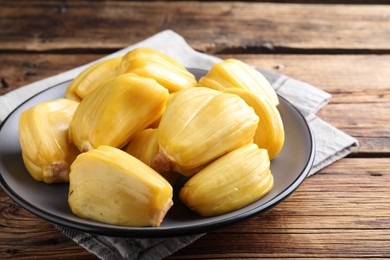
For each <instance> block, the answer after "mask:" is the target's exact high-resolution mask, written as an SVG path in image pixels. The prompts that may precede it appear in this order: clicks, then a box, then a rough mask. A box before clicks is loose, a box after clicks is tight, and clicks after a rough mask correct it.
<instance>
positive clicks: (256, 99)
mask: <svg viewBox="0 0 390 260" xmlns="http://www.w3.org/2000/svg"><path fill="white" fill-rule="evenodd" d="M225 92H226V93H231V94H236V95H238V96H239V97H241V98H242V99H243V100H244V101H245V102H246V103H247V104H248V105H249V106H251V107H253V109H254V111H255V113H256V114H257V115H258V116H259V118H260V121H259V125H258V127H257V129H256V134H255V136H254V141H253V142H254V143H255V144H257V145H258V146H259V147H260V148H264V149H266V150H267V151H268V155H269V157H270V159H271V160H272V159H273V158H275V157H276V156H277V155H278V154H279V152H280V151H281V150H282V148H283V144H284V126H283V122H282V118H281V116H280V113H279V110H278V109H277V107H275V106H274V105H273V104H272V103H271V102H270V101H269V99H267V98H266V97H263V96H259V95H255V94H254V93H253V92H251V91H248V90H246V89H240V88H228V89H226V90H225Z"/></svg>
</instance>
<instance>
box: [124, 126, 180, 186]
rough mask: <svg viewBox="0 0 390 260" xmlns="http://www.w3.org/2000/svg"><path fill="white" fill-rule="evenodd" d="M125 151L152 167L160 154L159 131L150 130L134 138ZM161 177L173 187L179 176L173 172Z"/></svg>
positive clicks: (165, 173) (162, 173) (163, 173)
mask: <svg viewBox="0 0 390 260" xmlns="http://www.w3.org/2000/svg"><path fill="white" fill-rule="evenodd" d="M125 151H126V152H127V153H129V154H131V155H132V156H134V157H135V158H137V159H139V160H141V161H142V162H144V163H145V164H147V165H149V166H151V165H152V162H153V159H154V157H155V156H156V155H157V153H158V152H159V145H158V142H157V129H154V128H148V129H145V130H143V131H141V132H139V133H138V134H136V135H135V136H134V138H133V139H132V140H131V142H130V143H129V145H127V147H126V149H125ZM161 175H162V176H163V177H164V178H165V179H166V180H167V181H168V182H169V183H170V184H171V185H173V184H174V183H175V182H176V179H177V177H178V174H177V173H176V172H173V171H167V172H161Z"/></svg>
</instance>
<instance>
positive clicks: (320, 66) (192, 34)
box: [0, 0, 390, 259]
mask: <svg viewBox="0 0 390 260" xmlns="http://www.w3.org/2000/svg"><path fill="white" fill-rule="evenodd" d="M285 2H289V1H272V3H266V2H263V1H252V2H229V1H226V2H221V1H219V2H207V1H194V2H186V1H170V2H154V1H151V2H141V1H117V2H108V1H94V2H86V1H60V0H58V1H0V94H5V93H7V92H9V91H12V90H13V89H16V88H18V87H21V86H23V85H25V84H27V83H31V82H34V81H36V80H39V79H42V78H45V77H48V76H51V75H54V74H56V73H59V72H63V71H66V70H68V69H71V68H73V67H75V66H79V65H82V64H85V63H88V62H90V61H93V60H95V59H97V58H100V57H102V56H104V55H106V54H109V53H112V52H114V51H116V50H118V49H120V48H123V47H125V46H128V45H131V44H133V43H136V42H138V41H140V40H143V39H144V38H146V37H148V36H150V35H152V34H154V33H157V32H159V31H161V30H164V29H172V30H174V31H176V32H178V33H180V34H181V35H183V36H184V37H185V38H186V40H187V41H188V43H189V44H190V45H191V46H192V47H193V48H195V49H197V50H199V51H202V52H205V53H209V54H214V55H216V56H218V57H221V58H228V57H233V58H237V59H241V60H243V61H245V62H247V63H250V64H253V65H257V66H261V67H264V68H267V69H271V70H274V71H276V72H279V73H283V74H286V75H289V76H291V77H294V78H296V79H300V80H303V81H307V82H309V83H311V84H313V85H315V86H317V87H319V88H321V89H322V90H325V91H327V92H330V93H331V94H332V95H333V98H332V100H331V102H330V104H329V105H327V106H326V107H325V108H323V109H322V110H321V111H320V112H319V113H318V115H319V116H320V117H321V118H322V119H324V120H325V121H327V122H329V123H330V124H332V125H334V126H335V127H337V128H339V129H341V130H343V131H345V132H346V133H348V134H350V135H352V136H354V137H355V138H357V139H358V140H359V142H360V147H359V148H358V149H357V150H355V151H354V152H353V153H352V154H351V155H349V156H348V157H347V158H344V159H342V160H340V161H338V162H336V163H334V164H332V165H331V166H329V167H327V168H325V169H323V170H321V171H320V172H319V173H318V174H316V175H315V176H312V177H310V178H308V179H307V180H306V181H305V182H304V183H303V184H302V186H300V187H299V188H298V190H297V191H296V192H295V193H293V194H292V195H291V196H290V197H289V198H288V199H286V200H285V201H283V202H282V203H280V204H278V205H277V206H276V207H274V208H272V209H271V210H269V211H267V212H266V213H264V214H259V215H257V216H255V217H253V218H251V219H249V220H247V221H244V222H241V223H239V224H235V225H232V226H229V227H226V228H224V229H220V230H216V231H214V232H211V233H209V234H208V235H206V236H204V237H202V238H201V239H199V240H198V241H196V242H195V243H193V244H191V245H190V246H188V247H187V248H185V249H182V250H180V251H178V252H177V253H175V254H174V255H173V256H171V257H170V258H171V259H183V258H185V259H210V258H263V257H264V258H284V257H286V258H307V257H308V258H314V257H320V258H333V257H342V258H364V257H375V258H381V257H390V167H389V162H390V160H389V155H390V120H389V119H390V117H389V111H390V6H386V5H374V4H371V3H373V2H376V3H379V4H383V3H386V1H358V0H356V1H340V2H344V3H346V4H339V3H338V1H313V2H315V4H311V3H310V2H311V1H306V2H307V3H304V2H305V1H293V2H300V3H285ZM327 2H328V4H326V3H327ZM329 2H330V3H329ZM368 2H370V4H367V3H368ZM351 3H352V4H351ZM353 3H355V4H353ZM0 149H1V148H0ZM0 258H1V259H11V258H12V259H22V258H23V259H27V258H40V259H75V258H80V259H94V258H95V257H94V256H93V255H91V254H90V253H88V252H87V251H85V250H84V249H83V248H81V247H80V246H78V245H76V244H75V243H74V242H73V241H71V240H69V239H68V238H66V237H65V236H63V235H62V233H61V232H59V231H58V230H56V229H55V228H54V227H53V225H52V224H51V223H49V222H47V221H45V220H43V219H41V218H39V217H36V216H35V215H32V214H30V213H29V212H27V211H26V210H24V209H23V208H21V207H20V206H18V205H17V204H15V203H14V202H13V201H12V200H11V199H10V198H9V197H8V196H7V195H6V194H5V193H4V192H3V191H0Z"/></svg>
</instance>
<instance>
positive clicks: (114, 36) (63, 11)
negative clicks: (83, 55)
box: [0, 0, 390, 53]
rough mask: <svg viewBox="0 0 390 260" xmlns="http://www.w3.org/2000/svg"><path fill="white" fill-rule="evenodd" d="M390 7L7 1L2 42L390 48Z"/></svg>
mask: <svg viewBox="0 0 390 260" xmlns="http://www.w3.org/2000/svg"><path fill="white" fill-rule="evenodd" d="M20 6H23V8H20ZM389 13H390V6H386V5H321V4H289V3H256V2H184V1H182V2H174V1H172V2H150V3H145V2H141V1H139V2H108V1H107V2H100V1H97V2H83V1H77V2H76V1H72V2H63V1H58V0H57V1H50V2H48V1H18V2H15V1H2V4H1V7H0V16H1V17H2V19H1V20H0V28H1V30H0V39H1V41H0V49H1V50H17V51H18V50H27V51H53V50H84V49H85V50H91V49H95V50H100V49H106V50H107V49H108V50H113V49H118V48H122V47H124V46H127V45H129V44H132V43H135V42H138V41H140V40H143V39H144V38H146V37H148V36H150V35H152V34H154V33H157V32H159V31H162V30H165V29H172V30H174V31H176V32H178V33H180V34H181V35H183V36H184V37H185V38H186V39H187V40H188V42H189V43H190V44H191V45H192V46H193V47H195V48H196V49H199V50H202V51H204V52H210V53H218V52H219V53H221V52H245V51H246V52H285V53H286V52H305V51H308V52H311V53H315V52H319V51H323V52H324V51H326V52H329V53H337V52H340V51H349V52H350V53H353V52H362V53H367V52H368V53H369V52H378V53H388V52H389V50H390V48H389V47H390V42H389V41H388V40H387V39H388V37H386V36H388V35H389V34H390V23H389V19H390V17H389V15H388V14H389ZM15 14H17V15H15ZM145 17H147V19H145ZM194 20H196V21H197V22H196V23H195V22H194ZM75 28H77V29H75Z"/></svg>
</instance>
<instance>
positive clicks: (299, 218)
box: [0, 158, 390, 259]
mask: <svg viewBox="0 0 390 260" xmlns="http://www.w3.org/2000/svg"><path fill="white" fill-rule="evenodd" d="M389 185H390V169H389V167H388V159H386V158H378V159H358V158H346V159H343V160H340V161H338V162H336V163H334V164H332V165H331V166H329V167H327V168H325V169H323V170H322V171H321V173H319V174H317V175H314V176H312V177H310V178H308V179H307V180H305V182H304V183H303V184H302V185H301V186H300V187H299V188H298V189H297V190H296V192H294V193H293V194H292V195H291V196H290V197H288V198H287V199H286V200H285V201H283V202H281V203H280V204H278V205H277V206H276V207H274V208H272V209H270V210H269V211H267V212H265V213H263V214H259V215H257V216H255V217H253V218H251V219H248V220H246V221H244V222H241V223H237V224H235V225H232V226H229V227H226V228H223V229H220V230H216V231H214V232H210V233H209V234H208V235H206V236H205V237H203V238H201V239H199V240H198V241H196V242H195V243H193V244H191V245H190V246H188V247H187V248H185V249H183V250H180V251H179V252H177V253H176V254H175V255H174V256H172V257H170V258H171V259H178V258H179V259H182V258H186V259H195V258H196V259H210V258H225V259H228V258H234V257H255V258H260V257H272V258H278V257H284V256H287V255H290V256H291V257H314V256H317V257H318V256H319V257H323V258H331V257H348V258H349V257H350V258H361V257H389V256H390V248H389V247H388V244H389V242H390V232H389V231H390V217H389V209H388V205H389V203H390V193H389V191H388V189H387V188H386V187H388V186H389ZM373 190H375V192H373ZM319 194H321V196H319ZM0 209H1V210H0V226H1V232H0V258H1V259H23V258H26V259H27V258H28V257H32V256H34V257H36V258H40V259H42V258H45V259H47V258H50V259H60V258H61V259H75V258H81V259H95V258H94V257H93V256H91V254H89V253H88V252H87V251H85V250H84V249H83V248H81V247H80V246H78V245H76V244H75V243H73V242H72V241H70V240H69V239H67V238H65V237H64V236H63V235H62V234H61V233H60V232H59V231H58V230H56V229H55V228H54V227H53V226H52V225H51V224H50V223H48V222H46V221H44V220H42V219H40V218H38V217H36V216H34V215H32V214H30V213H29V212H27V211H26V210H24V209H22V208H20V207H19V206H17V205H16V204H15V203H14V202H12V201H11V199H9V198H8V197H7V196H6V195H5V193H4V192H2V191H0ZM340 237H342V239H341V240H340ZM56 256H58V258H56Z"/></svg>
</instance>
